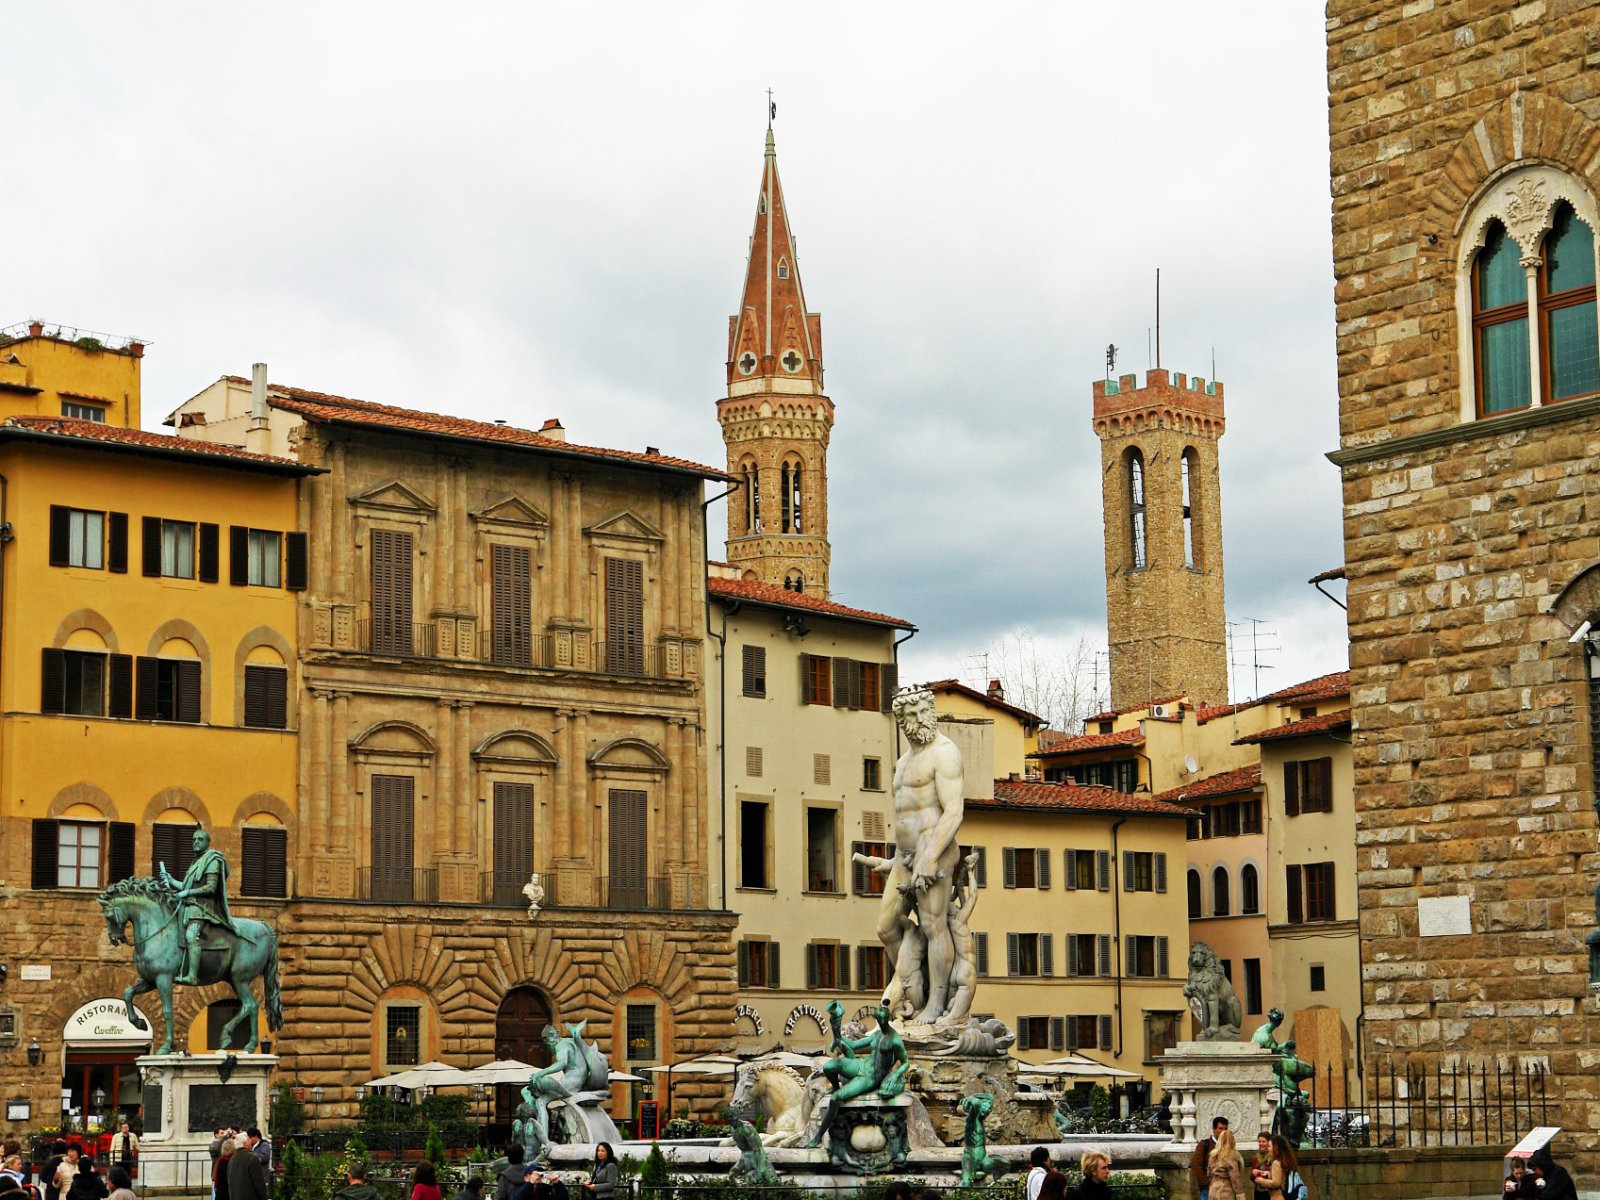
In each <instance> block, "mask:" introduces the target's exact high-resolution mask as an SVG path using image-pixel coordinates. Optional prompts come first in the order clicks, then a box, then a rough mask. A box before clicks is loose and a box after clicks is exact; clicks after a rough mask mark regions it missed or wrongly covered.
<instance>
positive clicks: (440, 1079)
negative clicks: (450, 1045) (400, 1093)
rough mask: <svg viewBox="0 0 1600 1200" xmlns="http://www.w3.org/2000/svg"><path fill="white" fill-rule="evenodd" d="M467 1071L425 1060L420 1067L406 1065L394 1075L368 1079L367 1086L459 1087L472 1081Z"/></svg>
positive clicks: (413, 1088)
mask: <svg viewBox="0 0 1600 1200" xmlns="http://www.w3.org/2000/svg"><path fill="white" fill-rule="evenodd" d="M466 1076H467V1073H466V1072H465V1071H463V1070H461V1069H460V1068H459V1067H452V1066H451V1065H450V1064H449V1063H442V1062H426V1063H423V1064H422V1065H421V1066H420V1067H408V1068H407V1069H406V1070H404V1071H400V1072H399V1073H397V1074H394V1075H384V1076H381V1077H380V1078H378V1079H374V1080H372V1081H370V1082H369V1083H368V1084H367V1086H368V1087H369V1088H375V1087H383V1088H406V1089H407V1090H411V1091H414V1090H416V1089H417V1088H424V1087H428V1088H436V1087H460V1086H464V1085H466V1084H468V1083H471V1082H472V1081H471V1080H470V1079H468V1078H467V1077H466Z"/></svg>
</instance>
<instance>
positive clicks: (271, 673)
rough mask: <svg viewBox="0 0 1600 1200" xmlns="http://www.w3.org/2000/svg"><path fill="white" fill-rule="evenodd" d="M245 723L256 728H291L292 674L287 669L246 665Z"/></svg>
mask: <svg viewBox="0 0 1600 1200" xmlns="http://www.w3.org/2000/svg"><path fill="white" fill-rule="evenodd" d="M244 723H245V724H246V725H249V726H251V727H252V728H256V729H287V728H288V726H289V672H288V670H287V669H286V668H284V667H267V666H246V667H245V669H244Z"/></svg>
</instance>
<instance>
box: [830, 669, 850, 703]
mask: <svg viewBox="0 0 1600 1200" xmlns="http://www.w3.org/2000/svg"><path fill="white" fill-rule="evenodd" d="M853 665H854V664H853V663H852V662H851V661H850V660H849V659H848V658H836V659H834V660H833V706H834V707H835V708H849V707H850V668H851V667H852V666H853Z"/></svg>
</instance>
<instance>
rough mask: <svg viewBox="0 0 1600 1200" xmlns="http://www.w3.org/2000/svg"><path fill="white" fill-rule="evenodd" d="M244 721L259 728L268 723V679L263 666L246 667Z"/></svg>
mask: <svg viewBox="0 0 1600 1200" xmlns="http://www.w3.org/2000/svg"><path fill="white" fill-rule="evenodd" d="M244 723H245V724H246V725H249V726H251V727H252V728H257V729H260V728H265V727H266V724H267V681H266V676H265V675H264V674H263V668H261V667H253V666H249V665H246V666H245V669H244Z"/></svg>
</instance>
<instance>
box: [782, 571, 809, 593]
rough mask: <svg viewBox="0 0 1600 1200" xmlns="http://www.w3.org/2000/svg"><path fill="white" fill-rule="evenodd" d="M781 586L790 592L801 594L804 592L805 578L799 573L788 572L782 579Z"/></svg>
mask: <svg viewBox="0 0 1600 1200" xmlns="http://www.w3.org/2000/svg"><path fill="white" fill-rule="evenodd" d="M783 586H784V587H786V588H788V589H789V590H790V591H791V592H803V591H805V590H806V577H805V576H804V575H802V574H800V572H799V571H790V572H789V573H788V574H787V575H785V576H784V577H783Z"/></svg>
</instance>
